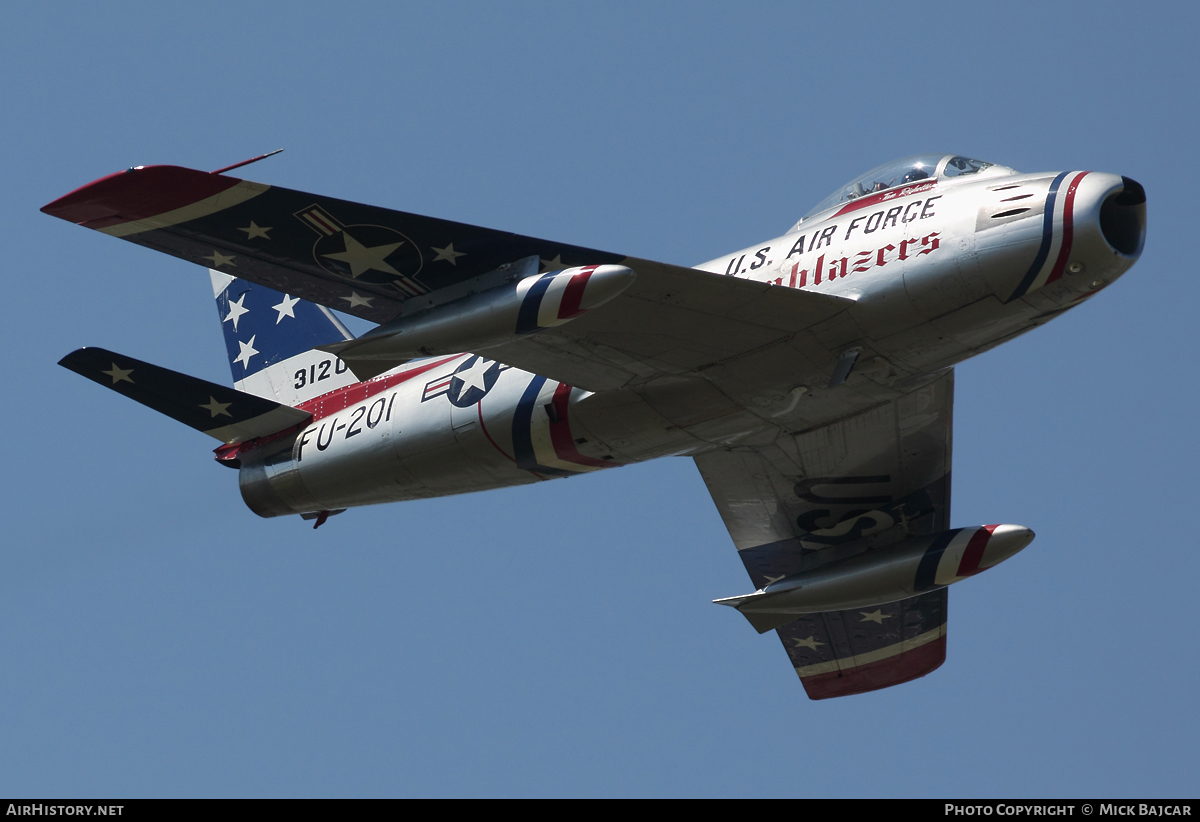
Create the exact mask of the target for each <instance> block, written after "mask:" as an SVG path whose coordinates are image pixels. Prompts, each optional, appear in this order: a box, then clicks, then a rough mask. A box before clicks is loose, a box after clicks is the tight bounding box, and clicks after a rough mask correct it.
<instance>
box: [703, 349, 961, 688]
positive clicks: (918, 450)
mask: <svg viewBox="0 0 1200 822" xmlns="http://www.w3.org/2000/svg"><path fill="white" fill-rule="evenodd" d="M953 405H954V372H953V371H947V372H946V373H945V374H944V375H942V376H941V377H939V378H938V379H937V380H936V381H934V382H932V383H931V384H928V385H926V386H924V387H922V388H919V389H917V390H915V391H912V392H911V393H909V394H906V395H904V396H902V397H900V398H899V399H896V400H893V401H891V402H887V403H884V404H881V405H879V406H876V407H875V408H873V409H870V410H868V411H866V412H864V413H861V414H857V415H854V416H851V417H848V418H845V419H842V420H839V421H836V422H833V423H830V424H828V425H824V426H821V427H817V428H815V429H811V430H808V431H803V432H800V433H798V434H794V435H782V436H781V437H780V438H779V439H778V440H776V442H775V443H774V444H773V445H770V446H765V447H752V448H751V447H746V448H735V449H731V450H722V451H712V452H709V453H706V454H701V455H700V456H697V457H696V458H695V460H696V465H697V467H698V468H699V469H700V474H701V476H703V478H704V481H705V483H706V484H707V485H708V489H709V492H710V493H711V494H712V496H713V501H714V502H716V504H717V509H718V510H719V511H720V513H721V518H722V519H723V520H724V521H725V526H726V528H728V529H729V534H730V536H731V537H733V541H734V545H735V546H736V547H737V549H738V555H739V556H740V557H741V559H742V562H743V564H744V565H745V567H746V570H747V571H748V572H749V574H750V578H751V580H752V581H753V582H754V585H755V587H756V588H762V587H763V586H765V585H767V584H769V583H771V582H774V581H775V580H778V579H781V578H783V577H785V576H791V575H792V574H796V573H799V572H801V571H804V570H808V569H810V568H813V567H817V566H819V565H821V564H824V563H825V562H827V561H829V560H830V559H831V558H837V557H838V556H839V552H841V553H845V552H846V551H849V550H858V549H856V548H853V547H852V545H851V544H853V546H862V545H864V544H868V545H871V546H878V545H885V544H888V543H891V542H894V541H896V540H898V539H901V538H903V537H905V536H909V535H913V536H915V535H920V534H928V533H932V532H935V531H942V530H945V529H947V528H949V527H950V526H949V520H950V461H951V427H952V419H953ZM840 546H845V547H840ZM946 603H947V589H945V588H942V589H940V590H936V591H931V592H929V593H926V594H921V595H920V596H915V597H911V598H909V599H906V600H902V601H900V602H893V603H891V604H888V605H884V606H881V607H878V608H864V609H854V610H849V611H827V612H824V613H819V614H810V615H806V616H802V617H799V618H798V619H796V620H795V621H793V622H789V623H788V624H786V625H784V626H782V627H780V628H777V629H776V633H777V634H778V635H779V638H780V640H781V641H782V642H783V646H784V648H785V649H786V650H787V653H788V657H789V658H790V659H791V661H792V665H793V667H794V668H795V669H796V673H797V674H798V675H799V676H800V681H801V682H802V683H803V685H804V688H805V691H806V692H807V693H808V695H809V697H810V698H812V699H825V698H828V697H833V696H845V695H848V694H856V693H862V692H864V691H872V690H876V689H878V688H885V687H888V686H890V685H897V684H900V683H901V682H907V681H908V680H910V679H915V678H917V677H920V676H924V675H925V674H927V673H929V672H930V671H932V670H934V669H935V668H937V667H938V666H939V665H941V664H942V662H943V661H944V660H945V658H946Z"/></svg>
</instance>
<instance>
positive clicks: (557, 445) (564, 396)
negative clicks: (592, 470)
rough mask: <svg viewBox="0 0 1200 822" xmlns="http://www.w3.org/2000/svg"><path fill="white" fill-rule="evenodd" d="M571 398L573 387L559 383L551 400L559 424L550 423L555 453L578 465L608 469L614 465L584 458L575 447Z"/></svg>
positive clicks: (561, 458) (551, 440)
mask: <svg viewBox="0 0 1200 822" xmlns="http://www.w3.org/2000/svg"><path fill="white" fill-rule="evenodd" d="M570 398H571V386H569V385H566V384H565V383H559V384H558V388H555V389H554V399H553V400H551V403H552V404H553V405H554V416H555V417H557V418H558V421H557V422H552V423H550V442H551V443H552V444H553V445H554V453H555V454H557V455H558V458H559V459H560V460H566V461H567V462H573V463H575V464H576V465H591V466H595V467H596V468H608V467H609V466H611V465H612V463H610V462H605V461H604V460H598V459H595V458H593V457H588V456H584V455H583V454H580V453H579V449H578V448H576V447H575V440H574V438H573V437H572V436H571V423H570V421H569V420H568V419H567V410H568V404H569V403H568V401H569V400H570Z"/></svg>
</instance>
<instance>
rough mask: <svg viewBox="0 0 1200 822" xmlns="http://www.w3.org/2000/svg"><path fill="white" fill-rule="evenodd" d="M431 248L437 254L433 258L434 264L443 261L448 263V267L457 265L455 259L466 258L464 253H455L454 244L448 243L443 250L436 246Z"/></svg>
mask: <svg viewBox="0 0 1200 822" xmlns="http://www.w3.org/2000/svg"><path fill="white" fill-rule="evenodd" d="M431 248H432V249H433V250H434V251H436V252H437V256H436V257H434V258H433V261H434V262H435V263H436V262H437V261H438V260H445V261H446V262H448V263H450V265H458V263H456V262H455V261H454V260H455V258H456V257H465V256H467V252H465V251H455V250H454V243H450V244H449V245H447V246H446V247H445V248H438V247H437V246H436V245H435V246H431Z"/></svg>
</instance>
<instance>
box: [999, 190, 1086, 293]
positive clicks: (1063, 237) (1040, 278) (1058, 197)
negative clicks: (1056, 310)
mask: <svg viewBox="0 0 1200 822" xmlns="http://www.w3.org/2000/svg"><path fill="white" fill-rule="evenodd" d="M1090 173H1091V172H1087V171H1078V172H1069V171H1064V172H1063V173H1062V174H1059V175H1058V176H1057V177H1055V178H1054V182H1052V183H1051V184H1050V191H1049V192H1048V193H1047V195H1046V211H1045V216H1044V218H1043V220H1042V243H1041V245H1040V246H1039V247H1038V252H1037V256H1036V257H1034V258H1033V263H1032V265H1030V266H1029V270H1028V271H1026V272H1025V276H1024V277H1022V278H1021V282H1020V283H1018V284H1017V287H1016V289H1014V290H1013V293H1012V295H1011V296H1009V298H1008V299H1007V300H1005V302H1009V303H1010V302H1012V301H1013V300H1015V299H1018V298H1020V297H1023V296H1024V295H1026V294H1028V293H1029V292H1031V291H1036V290H1037V289H1039V288H1041V287H1042V286H1044V285H1049V284H1050V283H1052V282H1054V281H1055V280H1057V279H1059V278H1060V277H1062V275H1063V273H1064V272H1065V271H1066V268H1067V261H1068V260H1069V258H1070V256H1071V245H1072V243H1073V242H1074V239H1075V192H1076V191H1077V190H1078V189H1079V183H1080V181H1081V180H1083V178H1084V177H1086V176H1087V175H1088V174H1090ZM1068 178H1069V182H1068ZM1064 182H1065V183H1066V185H1065V187H1064V185H1063V184H1064ZM1055 226H1058V230H1057V231H1056V230H1055Z"/></svg>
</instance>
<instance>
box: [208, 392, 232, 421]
mask: <svg viewBox="0 0 1200 822" xmlns="http://www.w3.org/2000/svg"><path fill="white" fill-rule="evenodd" d="M231 405H233V403H231V402H217V399H216V397H214V396H213V395H212V394H209V395H208V405H202V406H200V407H201V408H203V409H204V410H205V411H208V412H209V413H210V414H212V415H213V418H214V419H215V418H216V417H217V416H225V417H232V416H233V414H230V413H229V406H231Z"/></svg>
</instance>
